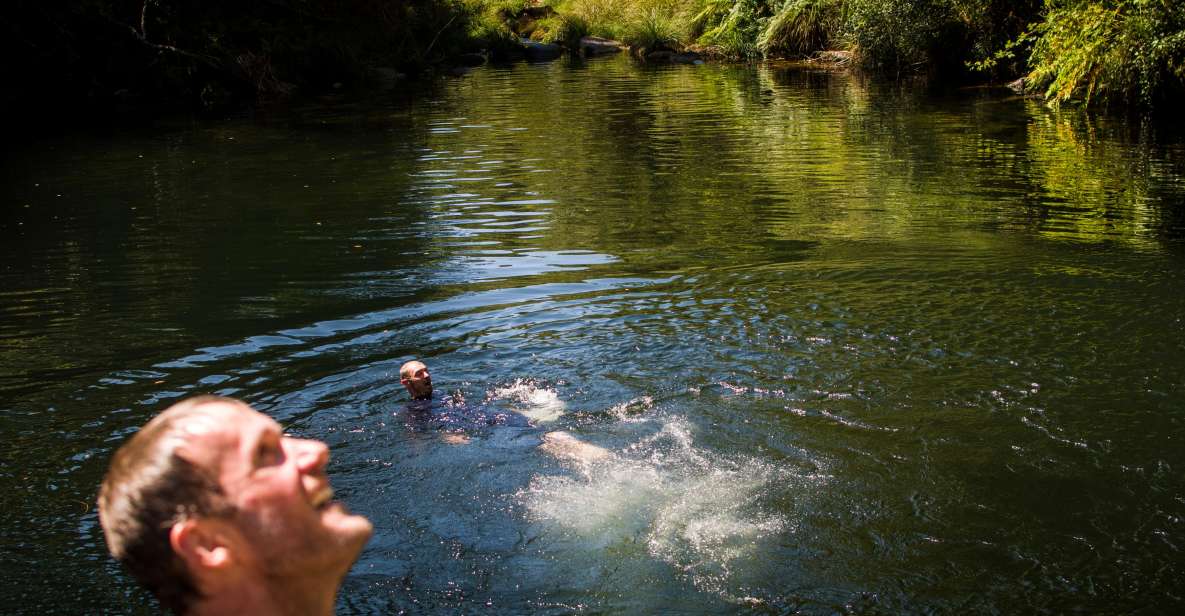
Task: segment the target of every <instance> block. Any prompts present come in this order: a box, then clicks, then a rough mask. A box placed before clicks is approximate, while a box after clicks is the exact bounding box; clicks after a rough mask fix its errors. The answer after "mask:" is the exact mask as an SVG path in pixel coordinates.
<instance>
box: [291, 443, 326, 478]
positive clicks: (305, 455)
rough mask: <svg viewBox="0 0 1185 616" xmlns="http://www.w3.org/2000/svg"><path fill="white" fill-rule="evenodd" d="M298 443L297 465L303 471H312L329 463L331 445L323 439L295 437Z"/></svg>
mask: <svg viewBox="0 0 1185 616" xmlns="http://www.w3.org/2000/svg"><path fill="white" fill-rule="evenodd" d="M293 440H295V441H297V443H296V447H297V449H296V467H297V468H298V469H300V472H302V473H312V472H315V471H318V470H321V469H323V468H325V465H326V464H329V446H328V445H326V444H325V443H322V442H321V441H312V440H305V439H293Z"/></svg>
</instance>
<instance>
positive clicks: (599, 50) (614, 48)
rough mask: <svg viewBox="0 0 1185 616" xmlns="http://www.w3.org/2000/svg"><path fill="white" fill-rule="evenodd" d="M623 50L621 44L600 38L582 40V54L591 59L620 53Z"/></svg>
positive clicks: (588, 37) (587, 37)
mask: <svg viewBox="0 0 1185 616" xmlns="http://www.w3.org/2000/svg"><path fill="white" fill-rule="evenodd" d="M621 48H622V44H621V43H619V42H617V41H611V40H609V39H604V38H601V37H599V36H586V37H584V38H582V39H580V53H583V54H584V55H586V56H589V57H593V56H605V55H609V54H611V53H620V52H621Z"/></svg>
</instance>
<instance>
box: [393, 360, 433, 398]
mask: <svg viewBox="0 0 1185 616" xmlns="http://www.w3.org/2000/svg"><path fill="white" fill-rule="evenodd" d="M399 382H400V383H403V386H404V387H406V388H407V393H409V394H411V399H412V400H427V399H429V398H431V397H432V375H431V374H428V366H425V365H424V362H422V361H417V360H414V359H413V360H412V361H409V362H407V363H405V364H403V367H401V368H399Z"/></svg>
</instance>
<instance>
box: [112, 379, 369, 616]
mask: <svg viewBox="0 0 1185 616" xmlns="http://www.w3.org/2000/svg"><path fill="white" fill-rule="evenodd" d="M328 462H329V450H328V448H327V447H326V446H325V444H324V443H321V442H320V441H311V440H304V439H296V438H291V437H287V436H284V434H283V431H282V430H281V428H280V425H279V424H278V423H276V422H275V421H274V420H273V419H271V418H270V417H267V416H266V415H263V414H261V413H259V412H257V411H255V410H253V409H251V407H249V406H247V405H246V404H243V403H242V402H239V401H237V400H232V399H229V398H218V397H213V396H202V397H198V398H191V399H189V400H185V401H183V402H180V403H178V404H176V405H173V406H172V407H170V408H169V409H168V410H166V411H165V412H163V413H161V414H160V415H158V416H157V417H156V418H154V419H153V420H152V421H150V422H148V424H147V425H145V426H144V427H143V428H142V429H141V430H140V431H139V432H138V433H136V435H135V436H133V437H132V438H131V440H129V441H128V442H127V443H126V444H125V445H124V446H123V447H121V448H120V450H119V451H118V452H116V454H115V457H114V458H113V459H112V461H111V467H110V469H109V470H108V471H107V476H106V477H105V478H104V479H103V485H102V488H101V489H100V491H99V520H100V521H101V523H102V525H103V532H104V533H105V535H106V537H107V545H108V548H109V549H110V550H111V554H112V555H113V556H115V557H116V558H117V559H118V560H120V561H121V562H123V563H124V564H125V565H126V566H127V567H128V569H129V570H130V571H131V572H132V574H133V575H134V576H135V577H136V578H137V579H138V580H140V582H141V583H143V584H144V585H145V586H146V587H148V589H149V590H151V591H152V592H153V593H154V594H155V595H156V596H157V598H158V599H159V600H160V601H161V603H162V604H163V605H164V606H165V607H168V608H170V609H172V610H174V611H176V612H178V613H199V614H200V613H290V614H291V613H308V614H329V613H332V610H333V601H334V596H335V594H336V592H337V587H338V585H339V584H340V583H341V580H342V578H343V577H344V576H345V574H346V572H347V571H348V570H349V568H350V566H351V565H352V564H353V562H354V560H355V559H356V558H357V556H358V554H359V552H360V551H361V550H362V546H363V545H364V544H365V543H366V540H367V539H368V538H369V537H370V533H371V529H372V527H371V524H370V522H369V521H368V520H367V519H366V518H364V517H361V516H357V515H351V514H350V513H349V512H347V511H346V510H345V508H344V507H343V506H342V505H341V504H340V503H336V502H333V501H332V496H333V490H332V489H331V488H330V487H329V480H328V477H327V476H326V474H325V466H326V464H327V463H328Z"/></svg>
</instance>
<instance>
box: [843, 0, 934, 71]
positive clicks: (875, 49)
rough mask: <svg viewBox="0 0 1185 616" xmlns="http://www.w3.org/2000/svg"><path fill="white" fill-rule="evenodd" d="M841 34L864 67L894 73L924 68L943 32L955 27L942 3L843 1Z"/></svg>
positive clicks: (903, 0) (924, 1)
mask: <svg viewBox="0 0 1185 616" xmlns="http://www.w3.org/2000/svg"><path fill="white" fill-rule="evenodd" d="M846 4H847V19H846V20H845V21H846V23H845V26H844V30H845V33H846V36H847V39H848V41H849V44H850V45H852V47H854V51H855V52H856V53H857V55H858V57H859V58H860V59H861V61H863V63H864V64H866V65H868V66H871V67H875V68H881V69H887V70H894V71H897V72H903V71H915V70H920V69H923V68H926V67H927V66H928V64H929V63H930V61H931V60H932V59H934V57H935V54H936V52H937V51H938V46H939V45H938V44H939V42H940V41H941V40H942V39H943V38H944V37H943V34H944V31H945V30H946V29H947V28H948V27H949V26H950V25H951V24H954V23H958V22H957V20H956V19H955V16H954V15H953V11H952V6H951V4H949V3H948V2H945V1H944V0H847V2H846Z"/></svg>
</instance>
